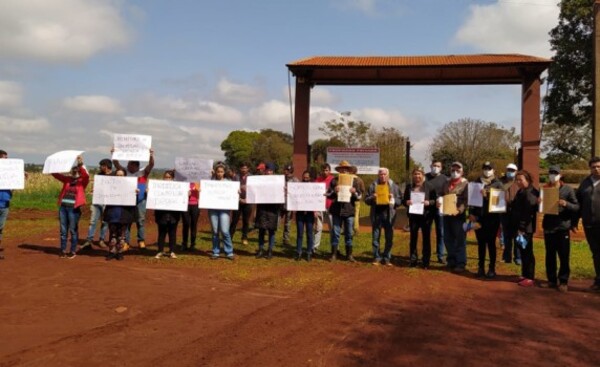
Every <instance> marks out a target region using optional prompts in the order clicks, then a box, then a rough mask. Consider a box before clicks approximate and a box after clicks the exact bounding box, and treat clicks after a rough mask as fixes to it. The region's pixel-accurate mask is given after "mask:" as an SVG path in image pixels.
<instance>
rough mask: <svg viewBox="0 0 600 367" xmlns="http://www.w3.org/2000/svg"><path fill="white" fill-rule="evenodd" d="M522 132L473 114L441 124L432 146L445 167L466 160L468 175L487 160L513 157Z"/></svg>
mask: <svg viewBox="0 0 600 367" xmlns="http://www.w3.org/2000/svg"><path fill="white" fill-rule="evenodd" d="M518 142H519V136H518V135H517V134H516V133H515V129H514V128H510V129H505V128H503V127H501V126H498V125H497V124H496V123H494V122H485V121H482V120H475V119H470V118H463V119H459V120H458V121H453V122H449V123H447V124H446V125H444V126H443V127H442V128H440V129H439V130H438V132H437V135H436V136H435V137H434V138H433V143H431V145H430V146H429V150H430V152H431V157H432V159H435V160H440V161H442V162H443V163H444V167H450V165H451V163H452V162H453V161H459V162H461V163H462V164H463V169H464V172H465V176H467V175H469V173H470V172H472V171H473V172H475V169H476V170H477V171H476V172H479V167H478V166H479V165H481V164H482V163H483V162H485V161H492V162H496V163H502V165H504V163H505V162H507V161H512V160H513V158H514V151H515V148H516V147H517V144H518Z"/></svg>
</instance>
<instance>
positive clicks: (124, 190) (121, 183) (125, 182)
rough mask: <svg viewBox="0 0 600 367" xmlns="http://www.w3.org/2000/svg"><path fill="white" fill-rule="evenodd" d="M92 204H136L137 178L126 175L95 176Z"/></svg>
mask: <svg viewBox="0 0 600 367" xmlns="http://www.w3.org/2000/svg"><path fill="white" fill-rule="evenodd" d="M93 188H94V192H93V194H92V204H96V205H123V206H135V204H136V197H137V194H136V192H135V190H136V189H137V178H135V177H125V176H105V175H96V176H94V187H93Z"/></svg>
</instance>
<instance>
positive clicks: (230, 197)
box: [199, 180, 240, 210]
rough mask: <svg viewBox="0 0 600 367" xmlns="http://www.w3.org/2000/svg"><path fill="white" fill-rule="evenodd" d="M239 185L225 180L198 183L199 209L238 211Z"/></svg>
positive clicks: (236, 182)
mask: <svg viewBox="0 0 600 367" xmlns="http://www.w3.org/2000/svg"><path fill="white" fill-rule="evenodd" d="M239 190H240V183H239V182H238V181H226V180H220V181H216V180H202V181H200V203H199V207H200V208H204V209H226V210H238V206H239V203H240V194H239Z"/></svg>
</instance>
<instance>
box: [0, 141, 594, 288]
mask: <svg viewBox="0 0 600 367" xmlns="http://www.w3.org/2000/svg"><path fill="white" fill-rule="evenodd" d="M153 153H154V152H153V151H152V150H150V160H149V162H148V165H146V166H145V167H140V162H137V161H129V162H128V163H127V166H126V167H123V166H122V165H121V164H120V162H119V161H118V160H113V161H111V160H110V159H103V160H101V161H100V162H99V171H98V173H97V174H98V175H114V176H133V177H136V178H137V190H136V193H135V195H136V201H135V203H136V204H135V205H134V206H122V205H107V206H103V205H97V204H93V205H92V206H91V208H90V209H91V216H90V223H89V229H88V233H87V238H86V240H85V242H84V243H83V245H82V246H81V247H78V240H79V238H78V225H79V219H80V216H81V208H82V207H83V205H85V203H86V198H85V190H86V188H87V186H88V184H89V182H90V176H89V173H88V171H87V169H86V168H85V166H84V164H83V159H82V157H81V156H79V157H77V160H76V164H75V165H74V166H73V167H72V169H71V171H70V173H69V174H58V173H55V174H53V176H54V177H55V178H56V179H57V180H59V181H60V182H62V184H63V186H62V189H61V191H60V194H59V197H58V206H59V222H60V257H64V258H74V257H75V256H76V253H77V251H80V250H81V249H85V248H88V247H90V246H91V245H92V244H93V242H94V235H95V232H96V227H97V226H98V224H99V223H100V227H101V228H100V238H99V242H98V245H99V246H100V247H102V248H107V249H108V255H107V259H108V260H110V259H117V260H122V259H123V253H124V252H125V251H127V249H128V247H129V243H130V240H131V230H132V225H133V224H134V223H135V224H136V226H137V246H138V248H140V249H145V248H146V240H145V216H146V197H147V191H148V188H147V184H148V177H149V175H150V173H151V171H152V169H153V167H154V154H153ZM7 157H8V154H7V153H6V152H5V151H1V150H0V158H7ZM113 168H114V170H113ZM589 168H590V175H589V176H588V177H586V178H585V179H584V180H583V181H582V182H581V184H580V185H579V188H578V189H577V190H576V191H575V190H574V189H573V188H572V187H571V186H569V185H566V184H564V182H563V181H562V180H561V175H560V173H561V169H560V167H559V166H551V167H550V168H549V176H548V183H547V184H545V185H544V187H555V188H557V189H558V193H559V199H558V208H559V209H558V214H545V215H544V218H543V221H542V227H543V232H544V242H545V247H546V272H547V279H548V282H547V283H543V286H547V287H551V288H557V289H558V290H560V291H567V290H568V281H569V275H570V269H569V255H570V232H571V231H575V230H576V228H577V225H578V223H579V219H580V218H581V219H582V221H583V228H584V231H585V236H586V239H587V242H588V243H589V245H590V249H591V252H592V255H593V263H594V268H595V271H596V278H595V280H594V284H593V286H592V288H593V289H594V290H600V193H599V192H597V191H598V190H600V185H598V183H600V157H594V158H592V159H591V160H590V161H589ZM334 169H335V171H337V172H338V173H339V174H340V175H343V176H344V177H345V178H347V177H350V181H347V180H346V181H345V182H343V183H342V182H340V178H341V177H342V176H337V177H336V176H334V175H332V173H331V166H330V165H329V164H323V165H322V166H321V170H320V172H319V175H318V177H316V178H315V177H312V176H311V173H310V172H309V171H305V172H303V173H302V176H301V181H302V182H321V183H324V184H325V187H326V192H325V197H326V210H325V211H323V212H321V211H314V212H313V211H297V212H291V211H286V210H285V206H284V205H282V204H256V205H254V204H249V203H247V202H246V184H247V179H248V176H249V175H250V166H249V164H247V163H243V164H241V165H240V167H239V170H238V173H236V174H235V175H232V176H229V175H227V167H226V166H225V165H224V164H223V163H221V162H219V163H217V164H216V165H215V167H214V170H213V176H212V179H213V180H234V181H239V182H240V191H239V194H240V195H239V207H238V209H237V210H234V211H230V210H224V209H209V210H208V216H209V219H210V223H211V227H212V255H211V259H219V258H220V257H221V256H220V254H221V244H222V245H223V246H222V249H223V252H224V253H225V258H227V259H230V260H233V259H234V252H233V251H234V250H233V240H232V239H233V237H234V234H235V232H236V227H237V224H238V222H239V220H240V219H241V220H242V226H241V232H242V234H241V237H242V238H241V241H242V244H244V245H247V244H248V234H249V232H250V220H251V217H252V216H253V215H254V217H255V223H254V228H255V229H258V249H257V252H256V257H257V258H262V257H264V258H266V259H271V258H272V256H273V247H274V245H275V234H276V231H277V228H278V224H279V221H280V220H281V221H282V222H283V226H284V234H283V242H284V244H286V245H290V244H291V235H290V227H291V223H292V222H293V219H294V218H295V222H296V229H297V236H296V256H295V259H296V260H298V261H299V260H301V259H302V258H303V255H304V256H305V258H306V260H307V261H311V259H312V256H313V255H314V253H315V251H316V249H317V248H318V247H319V246H320V243H321V236H322V231H323V225H324V223H325V222H327V223H328V225H329V228H330V236H331V237H330V239H331V241H330V242H331V253H330V260H331V261H336V260H337V259H338V258H339V257H340V256H341V253H340V251H339V250H340V249H339V247H340V240H341V236H342V234H343V236H344V249H345V258H346V259H347V260H348V261H350V262H355V261H356V260H355V258H354V256H353V235H354V233H355V226H356V224H357V220H356V218H357V216H358V215H357V206H358V205H359V204H360V202H361V200H362V201H364V203H365V204H366V205H369V206H370V220H371V225H372V253H373V264H375V265H379V264H383V265H391V264H392V263H391V260H392V258H391V253H392V246H393V242H394V239H393V236H394V223H395V219H396V213H397V210H398V208H399V207H400V206H402V205H403V206H405V207H406V208H407V209H409V210H408V213H409V214H408V221H409V230H410V242H409V249H410V266H411V267H416V266H418V265H419V264H420V265H421V266H422V267H423V268H425V269H426V268H428V267H429V266H430V262H431V257H432V249H431V231H432V227H433V225H434V224H435V228H436V232H435V238H436V255H437V261H438V262H439V263H442V264H446V266H447V267H448V268H450V269H451V270H452V271H454V272H457V273H460V272H463V271H465V266H466V262H467V257H466V233H467V232H468V231H469V230H471V229H472V230H474V232H475V236H476V239H477V247H478V270H477V276H478V277H482V278H483V277H485V278H494V277H495V276H496V239H497V235H498V234H501V236H500V237H501V239H502V245H503V254H502V260H503V261H505V262H507V263H510V262H512V261H513V260H514V262H515V263H517V264H520V265H521V269H522V270H521V275H522V276H521V279H520V280H519V285H521V286H524V287H530V286H533V285H534V284H535V283H534V277H535V256H534V253H533V234H534V233H535V231H536V224H537V220H536V216H537V212H538V205H539V204H540V203H541V198H540V194H539V191H538V190H537V189H536V188H535V187H534V186H533V182H532V177H531V175H530V173H529V172H527V171H525V170H518V168H517V166H516V165H515V164H514V163H511V164H508V165H507V166H506V170H505V174H504V175H503V176H502V177H498V176H497V175H496V172H495V170H494V164H493V163H491V162H485V163H484V164H483V165H482V167H481V175H480V177H479V178H478V179H477V180H476V181H475V182H477V183H478V184H479V187H481V188H482V189H481V196H482V198H483V205H481V206H469V202H468V185H469V182H468V180H467V179H466V178H465V177H463V165H462V164H461V163H460V162H453V163H452V164H451V167H450V170H449V171H450V176H449V177H448V176H446V175H444V174H443V173H442V170H443V166H442V162H440V161H433V162H432V163H431V171H430V172H428V173H425V172H424V170H423V169H422V168H415V169H413V171H412V173H411V180H410V182H409V183H408V184H407V185H406V187H405V190H404V192H403V193H401V192H400V191H401V190H400V188H399V185H398V184H396V183H395V182H393V180H391V178H390V174H389V170H388V169H387V168H385V167H381V168H380V169H379V171H378V176H377V179H376V180H375V181H373V182H372V183H371V185H369V187H368V188H366V187H365V185H364V183H363V181H362V180H361V179H360V177H359V176H358V175H356V174H354V173H355V172H356V167H354V166H352V165H351V164H350V163H349V162H347V161H342V162H340V164H339V165H337V166H336V167H335V168H334ZM276 170H277V167H276V165H275V164H274V163H261V164H260V165H259V166H258V167H257V173H258V174H264V175H272V174H274V173H275V171H276ZM283 172H284V175H285V179H286V181H287V182H298V181H299V180H298V179H297V178H296V177H295V176H294V169H293V167H292V166H291V165H287V166H285V167H284V169H283ZM174 178H175V172H174V171H173V170H169V171H166V172H165V173H164V175H163V179H164V180H173V179H174ZM342 184H343V185H342ZM344 185H346V186H347V187H346V189H347V192H346V191H344V195H343V196H344V197H345V198H344V199H341V197H342V192H341V191H340V190H344V189H343V188H342V187H343V186H344ZM492 189H495V190H502V191H504V194H505V200H506V211H505V212H502V213H497V212H490V211H489V210H488V207H489V205H488V204H489V200H490V196H491V194H490V192H491V190H492ZM200 190H201V187H199V184H198V183H190V190H189V193H188V195H189V205H188V210H187V211H184V212H179V211H170V210H155V221H156V223H157V226H158V241H157V244H158V252H157V254H156V258H162V257H165V256H166V257H170V258H176V257H177V256H176V254H175V252H174V251H175V246H176V243H177V240H176V238H177V229H178V223H179V222H180V221H181V222H183V231H182V232H183V235H182V243H181V247H182V249H183V250H184V251H189V250H193V249H195V246H196V238H197V237H196V234H197V230H198V220H199V215H200V210H199V207H198V202H199V196H200V195H199V193H200ZM417 193H418V194H419V195H416V194H417ZM449 194H452V195H453V196H452V197H453V198H455V202H454V205H455V207H456V210H455V211H454V212H448V211H442V210H441V206H442V203H443V201H444V200H443V198H444V196H446V195H449ZM347 195H349V197H346V196H347ZM11 198H12V191H11V190H0V259H3V258H4V253H3V248H2V231H3V228H4V224H5V222H6V218H7V216H8V211H9V206H10V200H11ZM414 198H420V199H419V202H416V201H415V200H416V199H414ZM413 205H420V206H422V207H423V209H422V210H421V211H420V212H419V211H416V212H415V211H411V210H410V208H411V206H413ZM382 231H383V233H384V247H383V249H381V247H380V239H381V232H382ZM107 232H108V242H105V239H106V233H107ZM419 232H420V233H421V237H422V241H421V242H422V254H421V257H420V259H419V254H418V247H417V243H418V235H419ZM69 236H70V246H69V248H68V246H67V244H68V240H69ZM305 236H306V248H305V249H304V248H303V241H304V237H305ZM167 237H168V246H169V251H168V252H165V246H166V244H167V243H166V240H167ZM265 237H266V240H265ZM486 255H487V256H488V258H489V259H488V260H487V271H486ZM557 257H558V260H559V264H560V266H558V262H557Z"/></svg>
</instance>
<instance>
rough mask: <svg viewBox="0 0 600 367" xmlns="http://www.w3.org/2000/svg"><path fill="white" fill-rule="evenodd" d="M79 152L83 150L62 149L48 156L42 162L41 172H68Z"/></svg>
mask: <svg viewBox="0 0 600 367" xmlns="http://www.w3.org/2000/svg"><path fill="white" fill-rule="evenodd" d="M81 153H83V150H63V151H60V152H56V153H54V154H52V155H50V156H48V158H46V161H45V162H44V169H43V170H42V173H45V174H50V173H63V172H69V171H70V170H71V167H73V165H74V164H75V161H76V160H77V156H78V155H80V154H81Z"/></svg>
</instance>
